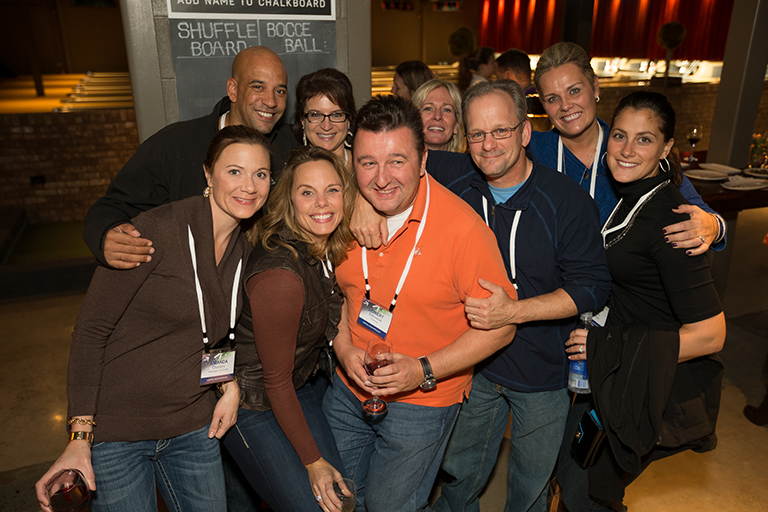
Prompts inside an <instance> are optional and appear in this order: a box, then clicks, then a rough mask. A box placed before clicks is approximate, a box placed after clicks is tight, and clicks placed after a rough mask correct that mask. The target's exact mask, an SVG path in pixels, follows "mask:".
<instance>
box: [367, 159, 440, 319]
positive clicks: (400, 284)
mask: <svg viewBox="0 0 768 512" xmlns="http://www.w3.org/2000/svg"><path fill="white" fill-rule="evenodd" d="M425 177H426V180H427V202H426V204H425V205H424V215H422V217H421V222H420V223H419V229H418V231H416V240H415V241H414V242H413V249H411V254H409V255H408V261H407V262H406V263H405V268H404V269H403V273H402V274H400V282H398V283H397V289H396V290H395V296H394V298H393V299H392V302H391V303H390V304H389V312H390V313H391V312H393V311H394V310H395V305H396V304H397V297H398V295H400V291H401V290H402V289H403V284H405V278H406V277H408V272H410V271H411V263H412V262H413V256H414V255H415V254H416V247H417V246H418V245H419V240H420V239H421V234H422V233H424V226H425V225H426V224H427V212H429V174H426V175H425ZM367 252H368V251H367V249H366V248H365V247H363V252H362V259H363V277H365V298H366V299H368V300H371V285H370V284H369V283H368V256H367V254H366V253H367Z"/></svg>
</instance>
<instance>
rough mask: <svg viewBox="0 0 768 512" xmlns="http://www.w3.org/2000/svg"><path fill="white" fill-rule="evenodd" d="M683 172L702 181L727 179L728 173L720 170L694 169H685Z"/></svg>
mask: <svg viewBox="0 0 768 512" xmlns="http://www.w3.org/2000/svg"><path fill="white" fill-rule="evenodd" d="M683 174H685V175H686V176H688V177H689V178H691V179H694V180H702V181H723V180H727V179H728V175H727V174H725V173H724V172H720V171H707V170H695V171H685V172H684V173H683Z"/></svg>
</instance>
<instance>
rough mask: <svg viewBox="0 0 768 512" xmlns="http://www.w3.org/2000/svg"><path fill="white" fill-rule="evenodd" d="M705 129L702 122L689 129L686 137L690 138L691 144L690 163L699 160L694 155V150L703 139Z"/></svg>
mask: <svg viewBox="0 0 768 512" xmlns="http://www.w3.org/2000/svg"><path fill="white" fill-rule="evenodd" d="M703 134H704V130H703V129H702V127H701V125H700V124H696V125H693V127H692V128H691V129H690V130H689V131H688V134H687V135H686V137H687V138H688V142H689V143H690V145H691V156H689V157H688V163H689V164H692V163H693V162H698V161H699V159H698V158H696V157H695V156H693V150H694V149H696V144H698V143H699V141H700V140H701V137H703Z"/></svg>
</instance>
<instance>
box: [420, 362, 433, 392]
mask: <svg viewBox="0 0 768 512" xmlns="http://www.w3.org/2000/svg"><path fill="white" fill-rule="evenodd" d="M419 362H420V363H421V368H422V369H423V370H424V382H422V383H421V384H419V387H420V388H421V389H423V390H424V391H429V390H430V389H435V386H437V380H435V376H434V374H433V373H432V365H431V364H429V359H427V356H421V357H420V358H419Z"/></svg>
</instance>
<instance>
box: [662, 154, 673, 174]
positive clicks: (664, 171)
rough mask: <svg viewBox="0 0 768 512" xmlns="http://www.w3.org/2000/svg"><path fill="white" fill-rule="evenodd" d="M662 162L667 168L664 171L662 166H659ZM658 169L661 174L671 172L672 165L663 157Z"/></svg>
mask: <svg viewBox="0 0 768 512" xmlns="http://www.w3.org/2000/svg"><path fill="white" fill-rule="evenodd" d="M662 162H666V163H667V168H666V169H664V166H663V165H662V164H661V163H662ZM659 169H661V172H663V173H665V174H666V173H668V172H669V171H671V170H672V165H670V163H669V160H667V157H664V158H662V159H661V160H659Z"/></svg>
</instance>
